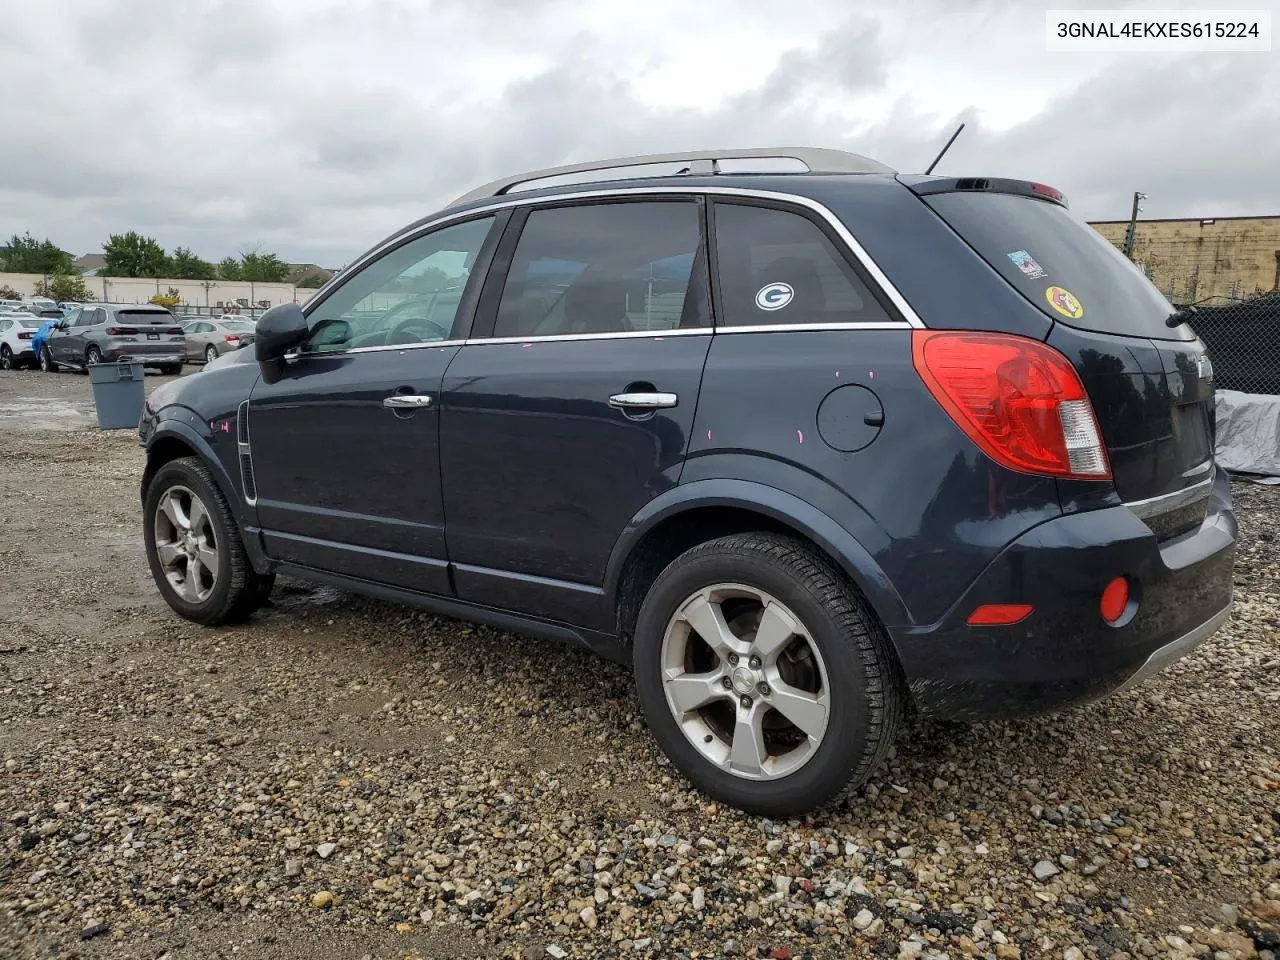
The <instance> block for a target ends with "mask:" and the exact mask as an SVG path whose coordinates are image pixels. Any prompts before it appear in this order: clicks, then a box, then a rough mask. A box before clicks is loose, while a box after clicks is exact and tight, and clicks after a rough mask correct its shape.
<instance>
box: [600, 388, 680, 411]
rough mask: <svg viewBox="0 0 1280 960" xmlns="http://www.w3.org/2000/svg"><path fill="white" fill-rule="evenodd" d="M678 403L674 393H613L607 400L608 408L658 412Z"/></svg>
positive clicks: (678, 400)
mask: <svg viewBox="0 0 1280 960" xmlns="http://www.w3.org/2000/svg"><path fill="white" fill-rule="evenodd" d="M679 402H680V398H679V397H677V396H676V395H675V394H674V393H656V392H655V393H615V394H614V395H613V396H612V397H610V398H609V406H611V407H616V408H617V409H619V410H660V409H663V408H665V407H674V406H675V405H676V404H677V403H679Z"/></svg>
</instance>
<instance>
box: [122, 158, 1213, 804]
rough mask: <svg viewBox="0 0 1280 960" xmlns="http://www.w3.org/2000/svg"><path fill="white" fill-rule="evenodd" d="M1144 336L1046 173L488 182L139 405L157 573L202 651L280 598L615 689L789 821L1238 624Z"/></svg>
mask: <svg viewBox="0 0 1280 960" xmlns="http://www.w3.org/2000/svg"><path fill="white" fill-rule="evenodd" d="M764 171H767V172H764ZM782 171H794V172H782ZM450 286H454V287H457V288H459V289H460V291H461V292H460V295H459V296H456V297H452V298H432V297H431V296H430V294H431V293H433V292H434V291H440V290H447V289H448V288H449V287H450ZM446 299H447V302H448V308H447V309H443V310H442V309H440V307H441V304H443V303H445V302H446ZM414 300H416V301H418V302H419V306H418V307H416V308H413V309H397V308H398V307H399V306H400V305H401V304H405V303H409V302H410V301H414ZM1171 314H1172V308H1171V306H1170V304H1169V303H1168V301H1166V300H1165V299H1164V298H1163V297H1162V296H1161V295H1160V294H1159V293H1158V292H1157V290H1156V289H1155V288H1154V287H1153V286H1152V285H1151V284H1150V283H1149V282H1148V281H1147V280H1146V279H1145V278H1144V277H1143V276H1142V275H1141V273H1140V272H1139V271H1138V270H1136V269H1135V268H1134V267H1133V266H1132V265H1131V264H1130V263H1129V262H1128V261H1127V260H1125V259H1124V258H1123V257H1122V256H1121V255H1120V254H1119V253H1118V252H1117V251H1116V250H1115V249H1114V248H1113V247H1111V245H1110V244H1108V243H1107V242H1106V241H1105V240H1103V239H1102V238H1101V237H1099V236H1098V235H1097V234H1096V233H1095V232H1094V231H1092V230H1091V229H1090V228H1089V227H1087V226H1086V225H1085V224H1083V223H1082V222H1081V221H1079V220H1078V219H1076V218H1075V217H1074V216H1073V215H1072V214H1070V213H1069V212H1068V210H1067V205H1066V202H1065V200H1064V199H1063V197H1062V196H1061V194H1060V193H1059V192H1058V191H1056V190H1054V189H1052V188H1050V187H1046V186H1044V185H1042V184H1037V183H1030V182H1024V181H1015V180H1002V179H971V178H967V179H956V178H952V177H940V176H933V177H927V176H907V175H898V174H895V173H894V171H892V170H890V169H888V168H887V167H885V166H884V165H882V164H880V163H877V162H875V161H872V160H868V159H866V158H863V157H858V156H855V155H852V154H845V153H839V152H834V151H823V150H810V149H796V150H760V151H726V152H721V153H698V154H683V155H667V156H662V157H643V158H637V159H634V160H623V161H610V162H607V163H601V164H586V165H580V166H576V167H571V168H560V169H557V170H551V171H541V172H538V173H535V174H527V175H524V176H521V177H514V178H510V179H508V180H503V181H499V182H497V183H495V184H491V185H489V186H487V187H484V188H481V189H480V190H477V191H475V192H473V193H471V194H469V195H467V196H466V197H463V198H460V199H459V200H458V201H456V202H455V203H454V204H453V205H451V206H450V207H449V208H447V209H445V210H443V211H441V212H439V213H436V214H433V215H432V216H430V217H428V218H426V219H424V220H420V221H418V222H417V223H415V224H413V225H411V226H409V227H407V228H405V229H404V230H402V231H400V232H398V233H396V234H395V235H393V236H391V237H389V238H388V239H387V240H385V241H383V242H382V243H380V244H378V245H377V246H376V247H374V248H372V249H371V250H369V251H368V252H367V253H365V254H364V255H363V256H361V257H360V258H359V259H358V260H357V261H356V262H355V263H353V264H352V265H351V266H350V267H349V268H347V269H346V270H344V271H343V273H342V274H341V275H340V276H339V277H336V278H335V279H334V280H333V281H331V282H330V283H328V284H327V285H326V286H325V287H324V288H322V289H321V290H320V291H318V293H317V294H316V296H315V297H314V299H312V300H311V301H309V302H308V303H307V304H306V306H305V307H304V308H302V309H299V308H298V307H297V306H295V305H292V304H289V305H283V306H280V307H276V308H273V309H272V310H269V311H268V312H267V313H266V314H265V315H264V316H263V317H262V319H261V320H260V322H259V324H258V329H257V341H256V343H255V345H254V351H253V352H252V353H250V351H248V350H243V351H237V352H235V353H232V354H230V355H229V356H228V357H227V358H225V359H224V360H222V361H220V362H219V363H217V364H215V365H213V366H212V367H211V368H209V369H208V370H206V371H204V372H202V373H199V374H197V375H195V376H191V377H186V378H183V379H182V380H180V381H176V382H174V383H169V384H166V385H164V386H162V387H161V388H159V389H157V390H156V391H155V392H154V393H153V394H152V395H151V397H150V399H149V401H148V404H147V408H146V410H145V412H144V414H143V419H142V422H141V424H140V435H141V439H142V442H143V443H144V444H145V446H146V449H147V465H146V470H145V473H144V475H143V477H142V485H141V492H142V498H143V504H144V512H143V517H144V528H145V537H146V549H147V555H148V559H149V562H150V565H151V570H152V573H153V574H154V576H155V579H156V582H157V584H158V585H159V587H160V590H161V592H162V593H163V595H164V597H165V599H166V600H167V601H168V603H169V605H170V606H171V607H172V608H173V609H174V610H176V611H177V612H178V613H179V614H181V615H182V616H184V617H187V618H189V619H191V620H195V621H197V622H200V623H205V624H221V623H226V622H229V621H233V620H237V619H241V618H244V617H245V616H247V615H248V614H250V613H251V612H252V611H253V610H254V609H255V607H257V606H258V605H259V604H260V603H262V602H263V599H264V598H265V597H266V596H267V594H268V593H269V591H270V590H271V587H272V583H273V578H274V577H275V575H276V574H277V572H281V573H287V574H290V575H293V576H298V577H304V578H309V579H312V580H315V581H317V582H321V583H327V584H333V585H337V586H340V587H344V588H347V589H350V590H354V591H357V592H362V593H367V594H370V595H373V596H379V597H383V598H389V599H393V600H400V601H405V602H408V603H414V604H420V605H422V606H425V607H427V608H429V609H432V610H435V611H438V612H440V613H443V614H447V615H451V616H456V617H460V618H465V619H472V620H478V621H483V622H487V623H491V624H497V625H500V626H504V627H509V628H512V629H515V630H520V631H526V632H530V633H534V634H540V635H543V636H547V637H553V638H559V639H563V640H569V641H573V642H576V643H580V644H583V645H585V646H587V647H590V648H592V649H594V650H597V651H599V652H601V653H603V654H605V655H607V656H610V657H614V658H617V659H618V660H621V661H625V662H630V663H632V664H633V666H634V670H635V676H636V685H637V689H638V694H639V699H640V703H641V705H642V706H643V709H644V712H645V714H646V716H647V718H648V720H649V724H650V726H651V728H652V730H653V732H654V735H655V737H656V738H657V740H658V741H659V743H660V744H661V746H662V748H663V749H664V750H665V751H666V752H667V754H668V755H669V756H670V757H671V759H672V760H673V761H674V763H675V764H676V766H677V767H678V768H679V769H680V770H681V771H682V772H683V773H684V774H685V775H686V776H687V777H688V778H689V780H690V781H692V783H693V784H695V785H696V786H697V787H698V788H700V789H701V790H703V791H705V792H706V793H707V794H709V795H711V796H713V797H716V798H719V799H721V800H723V801H726V802H728V803H731V804H735V805H737V806H739V807H742V808H744V809H746V810H750V811H756V812H760V813H765V814H769V815H773V816H785V815H792V814H797V813H800V812H802V811H806V810H809V809H811V808H813V807H815V806H816V805H819V804H821V803H823V802H825V801H828V800H830V799H831V798H832V797H834V796H836V795H837V794H839V793H840V792H841V791H842V790H844V789H846V788H847V787H850V786H857V785H859V784H861V783H863V782H864V781H865V780H866V779H867V778H868V777H869V776H870V775H871V773H872V772H873V771H874V770H875V769H876V767H877V765H878V764H879V763H880V761H881V759H882V758H883V757H884V756H885V752H886V750H887V749H888V747H889V745H890V742H891V739H892V737H893V736H894V732H895V730H896V728H897V726H898V723H899V720H900V718H901V717H902V716H903V714H904V711H906V710H907V709H908V707H913V708H915V709H917V710H919V711H922V712H924V713H926V714H932V715H936V716H940V717H949V718H962V719H971V718H980V717H992V716H1006V717H1007V716H1019V715H1026V714H1032V713H1038V712H1042V711H1047V710H1054V709H1059V708H1062V707H1065V706H1068V705H1071V704H1076V703H1081V702H1084V701H1087V700H1090V699H1094V698H1097V697H1101V696H1104V695H1107V694H1110V693H1112V692H1114V691H1116V690H1118V689H1121V688H1123V687H1125V686H1127V685H1130V684H1133V683H1136V682H1139V681H1140V680H1142V679H1143V678H1145V677H1147V676H1149V675H1150V674H1151V673H1153V672H1154V671H1156V670H1159V669H1160V668H1161V667H1163V666H1164V665H1165V664H1166V663H1168V662H1169V661H1171V660H1173V659H1175V658H1177V657H1179V656H1181V655H1183V654H1185V653H1187V652H1188V651H1189V650H1191V649H1192V648H1194V647H1195V646H1196V645H1197V644H1199V643H1200V642H1201V641H1202V640H1204V639H1205V638H1207V637H1208V636H1210V635H1211V634H1212V633H1213V632H1214V631H1215V630H1216V629H1217V628H1218V627H1219V626H1220V625H1221V624H1222V623H1223V622H1224V621H1225V619H1226V618H1227V617H1228V616H1229V613H1230V609H1231V602H1232V567H1233V560H1234V554H1235V540H1236V523H1235V518H1234V514H1233V512H1232V507H1231V500H1230V491H1229V485H1228V482H1227V478H1226V476H1225V474H1223V473H1222V472H1220V471H1218V470H1217V469H1216V468H1215V465H1214V461H1213V443H1212V436H1213V406H1212V398H1213V384H1212V368H1211V366H1210V365H1209V363H1208V361H1207V359H1206V358H1205V356H1204V346H1203V344H1202V343H1201V342H1200V341H1199V340H1198V339H1197V338H1196V336H1195V334H1194V333H1193V332H1192V331H1191V330H1190V329H1189V328H1188V327H1187V326H1186V325H1185V324H1183V323H1180V322H1178V321H1177V319H1176V318H1175V319H1174V321H1173V323H1174V325H1173V326H1170V325H1169V323H1168V322H1167V321H1168V319H1169V318H1170V316H1171ZM460 642H465V641H460Z"/></svg>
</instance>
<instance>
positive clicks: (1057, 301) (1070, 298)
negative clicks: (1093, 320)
mask: <svg viewBox="0 0 1280 960" xmlns="http://www.w3.org/2000/svg"><path fill="white" fill-rule="evenodd" d="M1044 298H1045V299H1046V300H1048V301H1049V306H1051V307H1053V309H1055V310H1057V311H1058V312H1059V313H1060V314H1062V315H1063V316H1064V317H1067V318H1069V319H1071V320H1079V319H1080V318H1081V317H1083V316H1084V304H1082V303H1081V302H1080V301H1079V300H1077V299H1076V297H1075V294H1073V293H1071V292H1070V291H1068V290H1064V289H1063V288H1062V287H1050V288H1049V289H1048V290H1046V291H1045V292H1044Z"/></svg>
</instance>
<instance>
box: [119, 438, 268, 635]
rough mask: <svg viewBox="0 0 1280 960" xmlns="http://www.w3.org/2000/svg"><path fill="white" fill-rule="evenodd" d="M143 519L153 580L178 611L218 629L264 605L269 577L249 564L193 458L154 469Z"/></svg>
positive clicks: (208, 476) (229, 517) (208, 477)
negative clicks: (221, 625) (219, 626)
mask: <svg viewBox="0 0 1280 960" xmlns="http://www.w3.org/2000/svg"><path fill="white" fill-rule="evenodd" d="M142 520H143V536H144V538H145V539H144V541H143V542H144V544H145V545H146V549H147V563H148V564H149V565H150V567H151V576H152V578H153V579H154V580H155V582H156V586H158V587H159V588H160V593H161V595H162V596H163V597H164V599H165V602H166V603H168V604H169V606H170V607H171V608H172V609H173V610H174V611H175V612H176V613H178V614H180V615H182V616H184V617H186V618H187V619H188V620H194V621H195V622H196V623H203V624H206V625H208V626H216V625H218V624H223V623H235V622H237V621H240V620H243V619H245V618H246V617H247V616H249V614H251V613H253V611H255V610H257V609H258V608H259V607H261V606H262V605H263V604H264V603H266V602H267V598H268V596H269V595H270V593H271V587H272V584H273V583H274V582H275V575H274V574H272V573H263V574H259V573H256V572H255V571H254V569H253V568H252V566H250V564H249V556H248V554H247V553H246V552H245V549H244V541H243V540H242V539H241V535H240V528H239V527H238V526H237V524H236V517H235V514H234V513H232V511H231V508H230V506H229V505H228V503H227V500H226V497H225V496H223V494H222V491H221V490H220V489H219V488H218V484H217V481H216V480H214V478H213V474H212V473H211V472H210V471H209V468H208V466H206V465H205V463H204V462H203V461H202V460H200V458H199V457H182V458H180V459H177V460H170V461H169V462H168V463H165V464H163V465H161V466H160V467H158V468H157V469H156V471H155V473H154V474H153V475H152V476H151V477H150V479H149V481H148V483H147V488H146V493H145V494H144V497H143V514H142Z"/></svg>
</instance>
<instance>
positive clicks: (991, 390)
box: [911, 330, 1111, 480]
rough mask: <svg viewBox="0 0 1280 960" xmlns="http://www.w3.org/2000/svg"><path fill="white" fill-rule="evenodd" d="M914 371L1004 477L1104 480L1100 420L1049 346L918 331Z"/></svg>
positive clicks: (995, 336)
mask: <svg viewBox="0 0 1280 960" xmlns="http://www.w3.org/2000/svg"><path fill="white" fill-rule="evenodd" d="M911 345H912V359H913V360H914V361H915V367H916V372H917V373H919V374H920V378H921V379H922V380H923V381H924V383H925V386H926V387H928V388H929V392H930V393H931V394H933V398H934V399H935V400H937V401H938V403H939V404H940V405H941V406H942V409H944V410H946V411H947V413H948V414H949V415H950V416H951V419H952V420H954V421H955V422H956V425H957V426H959V427H960V429H961V430H963V431H964V432H965V433H966V434H967V435H968V436H969V439H971V440H972V441H973V442H974V443H976V444H977V445H978V447H979V448H980V449H981V450H982V452H983V453H985V454H986V455H987V456H988V457H990V458H991V459H992V460H994V461H995V462H996V463H998V464H1001V465H1002V466H1005V467H1008V468H1009V469H1010V470H1018V471H1021V472H1022V473H1033V474H1039V475H1045V476H1053V477H1073V478H1076V479H1080V480H1109V479H1110V478H1111V465H1110V463H1109V462H1108V460H1107V452H1106V450H1105V448H1104V447H1103V446H1102V438H1101V434H1100V433H1099V431H1098V421H1097V418H1096V417H1095V416H1094V413H1093V405H1092V404H1091V403H1090V402H1089V397H1088V394H1086V393H1085V391H1084V384H1082V383H1081V382H1080V377H1079V375H1078V374H1077V373H1076V370H1075V367H1073V366H1071V363H1070V362H1069V361H1068V360H1067V358H1066V357H1064V356H1063V355H1062V354H1060V353H1059V352H1058V351H1057V350H1054V349H1053V348H1052V347H1050V346H1048V345H1046V344H1043V343H1041V342H1040V341H1038V340H1028V339H1026V338H1024V337H1015V336H1010V335H1008V334H1001V333H970V332H960V331H951V330H916V331H914V333H913V335H912V341H911Z"/></svg>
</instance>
